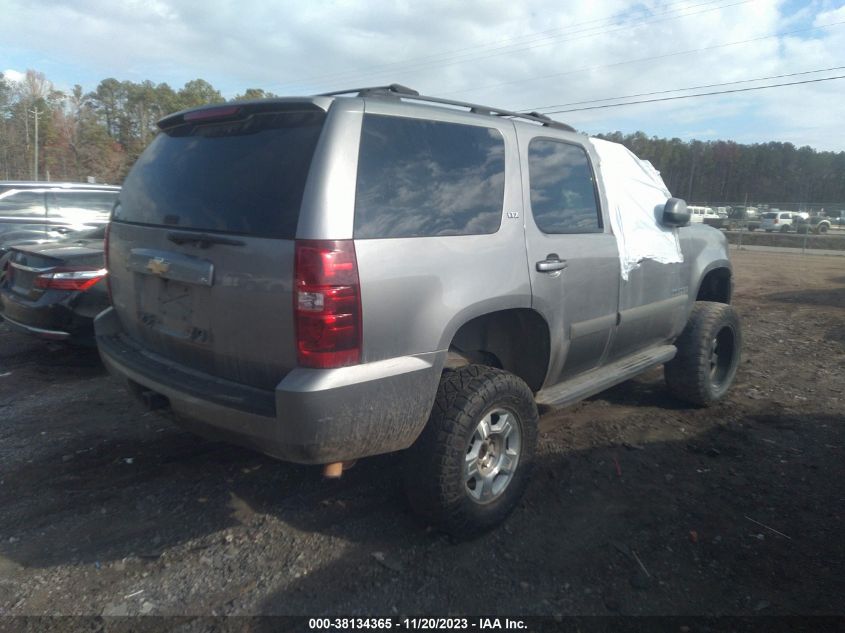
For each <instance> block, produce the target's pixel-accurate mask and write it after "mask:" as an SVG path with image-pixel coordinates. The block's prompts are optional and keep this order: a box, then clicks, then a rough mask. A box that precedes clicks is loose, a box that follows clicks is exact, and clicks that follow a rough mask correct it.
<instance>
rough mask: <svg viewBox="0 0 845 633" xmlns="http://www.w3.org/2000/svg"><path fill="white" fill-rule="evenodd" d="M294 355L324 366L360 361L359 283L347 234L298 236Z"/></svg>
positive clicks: (309, 363) (305, 362)
mask: <svg viewBox="0 0 845 633" xmlns="http://www.w3.org/2000/svg"><path fill="white" fill-rule="evenodd" d="M294 259H295V264H294V297H293V301H294V303H293V310H294V316H295V319H296V346H297V360H298V362H299V364H300V365H301V366H303V367H315V368H320V369H327V368H332V367H345V366H347V365H356V364H358V363H360V362H361V286H360V282H359V279H358V262H357V260H356V258H355V244H354V242H353V241H352V240H297V242H296V253H295V255H294Z"/></svg>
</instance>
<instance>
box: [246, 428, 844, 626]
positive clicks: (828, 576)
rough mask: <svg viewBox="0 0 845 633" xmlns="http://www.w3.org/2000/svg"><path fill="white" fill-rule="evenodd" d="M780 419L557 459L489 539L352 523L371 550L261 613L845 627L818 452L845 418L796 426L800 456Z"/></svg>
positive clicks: (285, 588) (834, 495) (344, 529)
mask: <svg viewBox="0 0 845 633" xmlns="http://www.w3.org/2000/svg"><path fill="white" fill-rule="evenodd" d="M776 417H777V416H773V418H772V419H770V418H767V417H765V416H763V417H761V418H754V417H753V416H749V417H748V418H747V419H743V420H742V421H741V422H739V423H737V424H731V425H727V426H717V427H714V428H712V429H710V430H709V431H707V432H706V433H704V434H702V435H700V436H697V437H695V438H694V439H693V440H692V441H666V442H655V443H650V444H647V445H645V446H644V447H642V449H641V450H637V449H630V450H629V449H625V448H623V447H620V446H595V447H593V448H590V449H588V450H583V451H570V452H560V451H554V450H552V451H544V452H542V453H541V455H540V457H539V459H538V461H537V464H536V467H535V473H534V477H533V480H532V483H531V485H530V487H529V489H528V492H527V494H526V496H525V499H524V501H523V503H521V504H520V507H519V508H518V509H517V510H516V512H515V513H514V514H513V515H512V516H511V517H510V518H509V519H508V520H507V521H506V523H505V524H504V525H503V526H501V527H500V528H498V529H496V530H494V531H493V532H491V533H489V534H486V535H483V536H481V537H480V538H478V539H475V540H470V541H466V542H461V541H453V540H450V539H447V538H445V537H443V536H441V535H438V534H437V533H436V532H420V531H419V530H418V529H415V528H414V527H413V525H412V524H409V523H408V522H407V521H406V519H405V517H404V515H402V516H400V515H399V513H398V511H397V510H396V509H395V508H394V509H391V510H388V511H384V510H381V509H379V508H376V509H372V508H371V509H370V511H371V512H373V513H372V514H370V515H367V516H355V517H344V516H339V517H338V519H339V522H338V523H336V524H335V525H334V527H333V528H332V529H333V532H332V534H333V535H335V536H337V537H338V538H341V539H350V540H354V541H355V542H356V544H358V545H362V546H359V547H355V548H350V549H349V550H348V553H347V554H345V555H344V556H343V557H341V558H340V559H337V560H335V561H333V562H331V563H330V564H328V565H325V566H322V567H320V568H319V569H317V570H315V571H313V572H312V573H309V574H307V575H306V576H304V577H299V578H290V579H289V580H288V581H286V582H283V583H281V585H282V586H280V587H278V588H277V589H276V591H275V592H274V593H273V594H272V595H270V596H269V597H268V598H267V599H266V600H264V601H263V602H262V603H261V604H260V606H258V607H257V608H255V612H257V613H261V614H270V615H273V614H275V615H308V616H310V617H319V616H332V615H345V616H350V615H353V616H355V615H358V616H374V615H394V616H399V617H402V616H407V615H410V616H413V615H435V616H441V617H442V616H448V615H459V614H483V615H491V616H495V615H510V616H513V615H554V614H566V615H573V614H591V615H613V614H627V615H634V614H650V615H654V614H658V613H662V614H682V615H691V614H707V615H726V614H746V615H751V614H754V615H759V614H761V612H762V613H764V614H767V615H772V614H796V613H800V614H840V615H841V614H842V613H843V611H845V609H843V606H842V604H841V601H840V599H839V596H840V595H841V594H840V591H841V589H842V581H841V571H842V570H843V569H845V544H843V541H842V539H839V538H838V536H837V533H838V530H839V529H841V518H840V519H839V520H838V521H837V520H832V517H831V514H830V512H829V511H827V510H825V509H824V508H830V507H831V505H830V504H835V503H837V499H838V502H839V504H840V505H839V507H841V490H840V488H839V486H838V485H837V484H835V483H833V482H832V481H831V476H833V477H841V476H842V475H845V471H844V470H843V467H842V464H841V460H840V461H839V462H837V460H839V457H838V456H835V455H830V454H829V451H828V454H827V457H825V458H823V459H821V463H816V464H814V463H813V462H815V460H817V459H819V458H821V457H822V455H823V453H822V452H817V449H818V448H819V447H820V446H822V445H821V444H819V442H824V441H830V440H831V439H832V438H834V437H838V438H839V439H838V440H837V441H839V442H840V443H841V439H842V431H843V424H845V418H843V417H842V416H829V415H828V416H826V415H821V414H820V415H814V414H806V415H800V416H792V418H791V419H790V428H792V427H793V426H795V427H800V429H801V433H802V434H804V439H807V435H809V436H811V437H812V441H810V442H807V443H805V442H803V441H800V440H799V442H798V443H797V445H796V444H793V445H792V446H787V445H786V444H784V445H779V442H778V441H775V440H772V439H771V438H772V437H778V434H780V433H782V432H783V429H781V428H779V427H778V424H777V421H776ZM831 429H835V430H831ZM764 439H767V440H769V441H768V442H767V441H763V440H764ZM772 442H775V443H772ZM798 446H800V448H798ZM797 451H800V452H797ZM825 468H833V469H834V471H835V472H828V473H823V472H821V471H822V470H823V469H825ZM308 516H309V517H310V518H315V516H316V515H314V514H311V515H308ZM362 523H363V524H365V525H367V526H368V527H370V529H371V530H373V531H372V532H371V533H370V534H369V536H368V537H367V538H365V539H360V535H361V534H362V531H361V530H360V529H359V528H358V527H356V526H357V525H360V524H362ZM761 523H762V524H765V525H766V526H770V527H772V529H769V528H767V527H763V526H761ZM376 526H377V529H373V528H375V527H376ZM774 526H776V527H774ZM298 527H300V528H301V529H317V530H323V529H325V525H324V524H323V522H322V521H319V520H318V521H316V522H311V521H310V520H309V521H306V522H305V523H304V524H298ZM773 530H777V532H775V531H773ZM778 532H779V533H780V534H778ZM783 535H785V536H783ZM799 535H800V536H799ZM327 596H330V597H331V599H328V598H327ZM254 628H255V630H267V631H270V630H273V627H272V621H269V622H257V623H256V625H255V627H254Z"/></svg>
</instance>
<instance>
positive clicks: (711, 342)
mask: <svg viewBox="0 0 845 633" xmlns="http://www.w3.org/2000/svg"><path fill="white" fill-rule="evenodd" d="M675 345H676V346H677V348H678V353H677V355H676V356H675V358H673V359H672V360H671V361H669V362H668V363H666V365H664V368H663V375H664V377H665V378H666V384H667V386H668V387H669V390H670V391H671V392H672V393H673V394H674V395H675V396H677V397H678V398H680V399H682V400H686V401H687V402H689V403H691V404H695V405H698V406H707V405H709V404H712V403H713V402H716V401H717V400H719V399H720V398H721V397H722V396H724V395H725V394H726V393H727V391H728V389H730V387H731V385H732V384H733V381H734V378H735V377H736V370H737V367H738V366H739V357H740V350H741V349H742V330H741V329H740V324H739V317H738V316H737V314H736V312H735V311H734V309H733V307H732V306H730V305H726V304H724V303H714V302H712V301H697V302H696V304H695V306H694V307H693V310H692V314H690V318H689V321H688V322H687V325H686V327H685V328H684V331H683V332H682V333H681V335H680V336H679V337H678V340H677V341H675Z"/></svg>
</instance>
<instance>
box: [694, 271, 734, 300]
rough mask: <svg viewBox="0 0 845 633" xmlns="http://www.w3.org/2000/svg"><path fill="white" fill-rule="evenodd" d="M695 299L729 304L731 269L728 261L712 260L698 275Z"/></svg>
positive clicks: (731, 290) (731, 286) (731, 285)
mask: <svg viewBox="0 0 845 633" xmlns="http://www.w3.org/2000/svg"><path fill="white" fill-rule="evenodd" d="M694 296H695V300H696V301H713V302H716V303H726V304H730V302H731V299H732V297H733V271H732V269H731V266H730V263H729V262H713V263H712V264H711V265H710V266H708V267H707V268H706V269H705V270H704V272H703V273H702V274H701V275H700V276H699V282H698V286H697V288H696V290H695V295H694Z"/></svg>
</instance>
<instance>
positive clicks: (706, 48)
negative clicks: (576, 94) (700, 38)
mask: <svg viewBox="0 0 845 633" xmlns="http://www.w3.org/2000/svg"><path fill="white" fill-rule="evenodd" d="M841 24H845V20H840V21H838V22H831V23H829V24H822V25H820V26H810V27H805V28H802V29H794V30H792V31H782V32H780V33H773V34H772V35H761V36H759V37H752V38H751V39H747V40H738V41H736V42H725V43H724V44H714V45H712V46H704V47H702V48H690V49H687V50H682V51H673V52H671V53H663V54H661V55H651V56H649V57H639V58H637V59H628V60H624V61H621V62H612V63H610V64H599V65H597V66H585V67H583V68H576V69H573V70H565V71H562V72H559V73H552V74H549V75H540V76H537V77H529V78H528V79H514V80H513V81H504V82H501V83H498V84H490V85H487V86H482V87H476V88H465V89H463V90H454V91H452V92H445V93H443V96H447V95H454V94H460V93H462V92H476V91H478V90H489V89H492V88H500V87H502V86H510V85H513V84H522V83H528V82H531V81H540V80H542V79H552V78H556V77H563V76H566V75H575V74H578V73H583V72H589V71H593V70H601V69H604V68H613V67H616V66H626V65H628V64H638V63H641V62H649V61H654V60H656V59H666V58H669V57H675V56H678V55H689V54H691V53H702V52H704V51H712V50H716V49H719V48H727V47H730V46H739V45H740V44H750V43H752V42H760V41H763V40H769V39H772V38H777V37H784V36H786V35H794V34H796V33H806V32H807V31H819V30H821V29H826V28H831V27H834V26H839V25H841Z"/></svg>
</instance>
